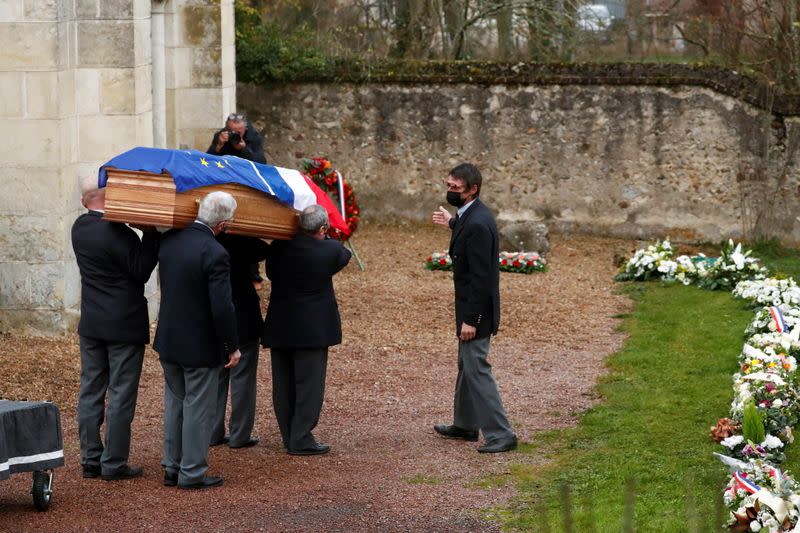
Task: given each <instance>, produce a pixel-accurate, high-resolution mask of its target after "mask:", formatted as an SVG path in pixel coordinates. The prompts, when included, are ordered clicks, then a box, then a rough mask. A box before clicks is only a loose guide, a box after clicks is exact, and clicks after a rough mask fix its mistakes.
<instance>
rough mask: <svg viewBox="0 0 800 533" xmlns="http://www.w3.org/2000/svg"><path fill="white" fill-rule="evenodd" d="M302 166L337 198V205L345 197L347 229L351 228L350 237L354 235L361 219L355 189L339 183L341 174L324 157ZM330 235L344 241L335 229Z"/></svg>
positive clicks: (313, 178)
mask: <svg viewBox="0 0 800 533" xmlns="http://www.w3.org/2000/svg"><path fill="white" fill-rule="evenodd" d="M302 166H303V172H304V173H306V174H308V175H309V177H311V179H312V180H313V181H314V183H316V184H317V185H318V186H319V187H320V188H321V189H322V190H323V191H325V192H327V193H328V195H329V196H331V197H334V196H335V200H336V205H339V201H341V196H342V195H344V221H345V223H347V227H348V228H350V235H352V234H353V233H354V232H355V231H356V229H357V228H358V222H359V220H360V219H361V209H360V208H359V207H358V203H357V202H356V195H355V193H354V192H353V187H351V186H350V184H349V183H348V182H346V181H344V179H342V180H341V184H340V183H339V179H340V175H339V173H338V172H336V170H335V169H334V168H333V165H331V162H330V161H328V160H327V159H325V158H324V157H314V158H311V159H308V158H306V159H303V160H302ZM340 185H341V188H340ZM328 233H329V235H331V237H335V238H337V239H342V235H341V233H340V232H339V231H338V230H336V229H334V228H331V229H330V230H329V232H328Z"/></svg>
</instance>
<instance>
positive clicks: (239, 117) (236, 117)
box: [228, 113, 244, 120]
mask: <svg viewBox="0 0 800 533" xmlns="http://www.w3.org/2000/svg"><path fill="white" fill-rule="evenodd" d="M228 120H244V115H237V114H236V113H231V114H230V115H228Z"/></svg>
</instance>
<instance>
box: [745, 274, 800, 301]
mask: <svg viewBox="0 0 800 533" xmlns="http://www.w3.org/2000/svg"><path fill="white" fill-rule="evenodd" d="M733 295H734V296H737V297H739V298H743V299H745V300H751V301H752V302H753V303H755V304H757V305H775V306H783V305H785V306H787V307H794V308H797V307H800V287H798V286H797V283H796V282H795V281H794V280H793V279H792V278H788V279H776V278H765V279H758V280H743V281H740V282H739V283H737V284H736V287H734V289H733Z"/></svg>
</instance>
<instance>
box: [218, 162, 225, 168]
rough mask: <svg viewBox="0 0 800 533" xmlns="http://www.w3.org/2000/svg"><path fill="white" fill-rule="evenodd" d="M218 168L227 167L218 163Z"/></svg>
mask: <svg viewBox="0 0 800 533" xmlns="http://www.w3.org/2000/svg"><path fill="white" fill-rule="evenodd" d="M217 168H225V165H223V164H222V163H220V162H219V161H217Z"/></svg>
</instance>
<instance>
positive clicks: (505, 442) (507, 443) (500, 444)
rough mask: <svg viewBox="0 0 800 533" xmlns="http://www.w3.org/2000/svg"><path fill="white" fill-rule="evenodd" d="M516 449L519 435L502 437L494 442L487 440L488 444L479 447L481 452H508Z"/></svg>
mask: <svg viewBox="0 0 800 533" xmlns="http://www.w3.org/2000/svg"><path fill="white" fill-rule="evenodd" d="M515 449H517V437H511V438H510V439H501V440H495V441H492V442H487V443H486V444H484V445H483V446H481V447H480V448H478V451H479V452H481V453H500V452H508V451H511V450H515Z"/></svg>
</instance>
